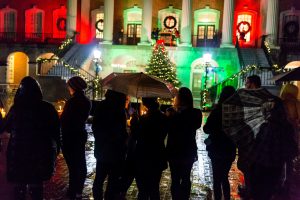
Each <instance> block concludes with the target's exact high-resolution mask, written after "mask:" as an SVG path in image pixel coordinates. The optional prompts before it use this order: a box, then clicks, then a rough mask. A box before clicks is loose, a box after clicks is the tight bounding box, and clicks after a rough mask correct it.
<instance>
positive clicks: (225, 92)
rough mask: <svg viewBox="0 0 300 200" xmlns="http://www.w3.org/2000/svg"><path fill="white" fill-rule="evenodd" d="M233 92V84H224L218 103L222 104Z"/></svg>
mask: <svg viewBox="0 0 300 200" xmlns="http://www.w3.org/2000/svg"><path fill="white" fill-rule="evenodd" d="M234 93H235V88H234V87H233V86H230V85H228V86H225V87H224V88H223V90H222V92H221V94H220V98H219V101H218V104H222V103H223V102H224V101H225V100H226V99H228V98H229V97H231V96H232V95H233V94H234Z"/></svg>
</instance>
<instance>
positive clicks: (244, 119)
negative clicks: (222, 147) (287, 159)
mask: <svg viewBox="0 0 300 200" xmlns="http://www.w3.org/2000/svg"><path fill="white" fill-rule="evenodd" d="M277 100H278V98H277V97H275V96H273V95H272V94H271V93H269V92H268V91H267V90H266V89H263V88H260V89H254V90H253V89H252V90H249V89H240V90H238V91H237V92H236V93H235V94H234V95H233V96H232V97H230V98H229V99H228V100H226V101H225V102H224V103H223V105H222V111H223V115H222V123H223V130H224V132H225V133H226V134H227V135H228V137H229V138H231V140H232V141H233V142H235V143H236V145H237V147H238V149H239V161H240V163H239V162H238V164H239V168H240V169H242V170H243V168H244V167H245V166H248V164H249V163H250V162H254V161H257V160H258V159H260V162H262V163H264V164H266V165H267V164H271V163H272V162H271V161H270V148H274V146H276V145H267V144H273V142H274V140H273V139H272V137H273V135H274V136H275V135H276V133H275V131H274V134H273V135H272V137H270V136H269V135H268V134H264V133H263V134H262V130H264V127H266V125H269V124H270V123H271V120H270V119H271V113H272V112H273V108H274V105H275V102H276V101H277ZM276 105H277V104H276ZM282 116H283V115H282ZM282 116H280V117H282ZM277 118H279V117H277ZM277 125H280V124H275V126H277ZM268 133H269V132H268ZM262 135H263V136H262ZM257 137H259V138H260V139H259V140H257ZM261 137H263V138H264V139H261ZM268 137H269V138H268ZM257 141H260V142H261V141H262V142H261V143H259V145H258V142H257ZM270 141H271V143H270ZM276 141H277V140H276ZM270 146H271V147H270ZM277 148H279V147H277ZM272 151H273V150H272ZM274 151H276V150H274ZM266 152H267V153H266ZM271 154H272V156H273V152H271ZM258 155H260V157H259V156H258ZM277 157H279V156H277ZM272 159H273V157H272Z"/></svg>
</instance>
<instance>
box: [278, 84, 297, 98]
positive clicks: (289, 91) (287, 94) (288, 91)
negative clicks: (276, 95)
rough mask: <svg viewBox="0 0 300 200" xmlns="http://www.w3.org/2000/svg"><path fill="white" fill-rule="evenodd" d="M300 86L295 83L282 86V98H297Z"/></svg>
mask: <svg viewBox="0 0 300 200" xmlns="http://www.w3.org/2000/svg"><path fill="white" fill-rule="evenodd" d="M297 96H298V88H297V86H295V85H293V84H286V85H284V86H282V88H281V91H280V98H281V99H282V100H285V99H287V98H292V99H297Z"/></svg>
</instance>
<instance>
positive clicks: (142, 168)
mask: <svg viewBox="0 0 300 200" xmlns="http://www.w3.org/2000/svg"><path fill="white" fill-rule="evenodd" d="M142 102H143V105H144V106H145V107H146V109H147V112H146V114H144V115H142V116H141V117H140V120H139V121H138V122H137V124H132V126H133V127H132V128H133V131H134V132H135V133H134V134H136V136H135V137H136V139H137V143H136V151H135V156H136V182H137V186H138V190H139V194H138V199H139V200H148V199H150V200H159V199H160V194H159V183H160V178H161V174H162V171H163V170H164V169H166V168H167V157H166V149H165V144H164V140H165V137H166V135H167V118H166V116H165V115H164V114H163V113H162V112H161V111H160V110H159V103H158V102H157V98H154V97H149V98H142ZM134 129H135V130H134Z"/></svg>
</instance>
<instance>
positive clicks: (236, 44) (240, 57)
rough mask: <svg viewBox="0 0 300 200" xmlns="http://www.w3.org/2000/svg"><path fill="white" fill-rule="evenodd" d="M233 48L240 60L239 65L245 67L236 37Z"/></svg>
mask: <svg viewBox="0 0 300 200" xmlns="http://www.w3.org/2000/svg"><path fill="white" fill-rule="evenodd" d="M235 48H236V50H237V53H238V57H239V61H240V64H241V67H242V69H243V68H244V67H245V62H244V59H243V56H242V52H241V48H240V44H239V40H238V38H236V43H235Z"/></svg>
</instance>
